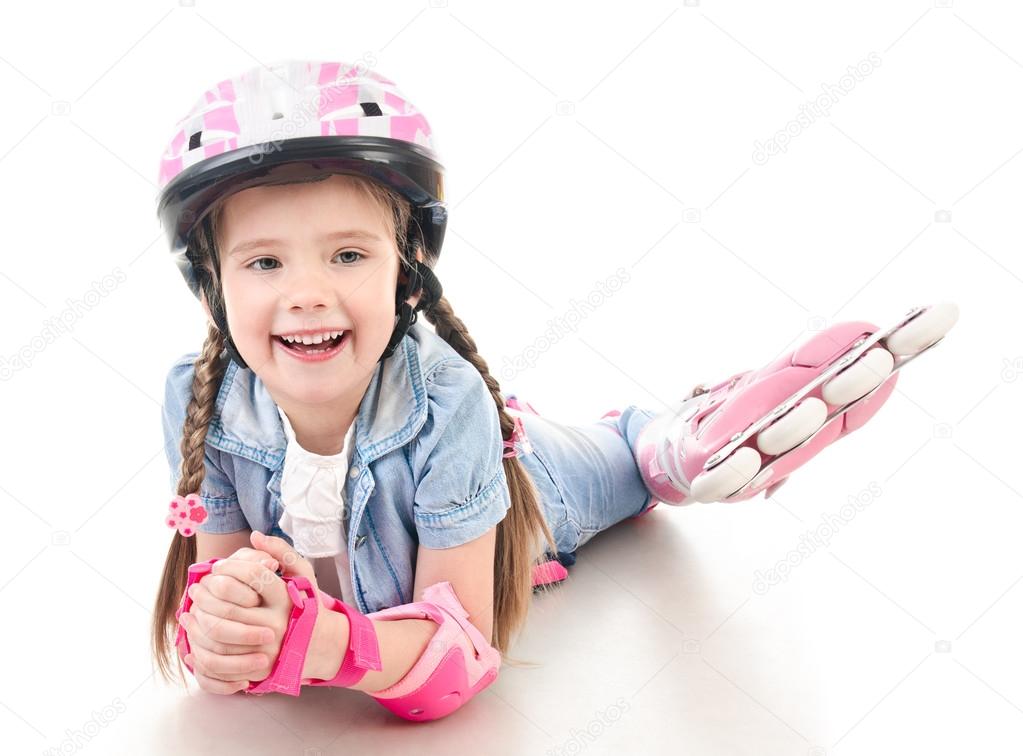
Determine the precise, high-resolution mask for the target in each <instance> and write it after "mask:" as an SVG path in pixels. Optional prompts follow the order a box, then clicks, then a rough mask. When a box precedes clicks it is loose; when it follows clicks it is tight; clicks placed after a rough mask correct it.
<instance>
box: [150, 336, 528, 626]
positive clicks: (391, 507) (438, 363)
mask: <svg viewBox="0 0 1023 756" xmlns="http://www.w3.org/2000/svg"><path fill="white" fill-rule="evenodd" d="M198 354H199V353H198V352H191V353H188V354H185V355H183V356H182V357H181V358H180V359H178V361H177V362H175V363H174V365H173V366H172V367H171V368H170V370H169V372H168V374H167V381H166V386H165V397H164V406H163V432H164V450H165V452H166V455H167V461H168V464H169V465H170V483H171V487H172V491H176V488H177V482H178V478H179V475H180V466H181V433H182V430H183V426H184V419H185V410H186V409H187V407H188V401H189V399H190V397H191V388H192V377H193V373H194V368H193V363H194V362H195V360H196V358H197V356H198ZM354 439H355V448H354V451H353V456H352V462H351V467H350V469H349V474H348V478H347V479H346V481H345V493H346V500H347V502H348V504H349V506H348V507H347V509H346V514H345V516H346V517H347V518H348V520H347V523H348V527H347V531H348V539H347V546H348V560H349V572H350V574H351V576H352V583H353V594H354V596H355V599H356V602H357V603H358V609H359V611H360V612H362V613H363V614H367V613H369V612H374V611H378V610H380V609H384V608H387V607H391V606H397V605H400V604H405V603H410V602H411V601H412V600H413V596H412V591H413V584H414V579H413V578H414V573H415V563H416V556H417V549H418V544H422V545H424V546H426V547H428V548H434V549H444V548H451V547H454V546H458V545H460V544H463V543H466V542H468V541H471V540H473V539H474V538H477V537H479V536H481V535H482V534H483V533H485V532H486V531H487V530H489V529H490V528H491V527H492V526H494V525H496V524H497V523H498V522H500V521H501V520H502V519H504V516H505V513H506V512H507V510H508V508H509V507H510V506H511V498H510V495H509V493H508V485H507V480H506V478H505V474H504V466H503V464H502V457H503V454H504V445H503V441H502V437H501V430H500V424H499V419H498V414H497V407H496V406H495V404H494V401H493V399H492V397H491V395H490V392H489V391H488V389H487V386H486V384H485V383H484V381H483V377H482V376H481V375H480V373H479V371H477V370H476V368H475V367H473V366H472V364H471V363H469V362H467V361H466V360H465V359H463V358H462V357H461V356H460V355H459V354H458V353H457V352H456V351H455V350H454V349H453V348H452V347H451V346H450V345H449V344H448V343H447V342H445V341H444V340H443V339H441V338H440V337H439V336H437V335H436V334H435V333H434V332H433V331H432V330H430V329H429V328H428V327H426V326H425V325H424V324H423V323H422V322H417V323H414V324H413V325H412V327H411V328H410V329H409V330H408V332H407V333H406V335H405V337H404V339H403V340H402V342H401V344H400V346H399V347H398V348H397V349H396V350H395V351H394V353H393V354H392V355H391V357H389V358H388V359H386V360H384V361H383V363H377V366H376V371H375V373H374V375H373V377H372V379H371V381H370V383H369V386H368V388H367V390H366V394H365V395H364V396H363V399H362V402H361V403H360V405H359V411H358V414H357V416H356V420H355V435H354ZM286 447H287V437H286V436H285V433H284V429H283V426H282V423H281V418H280V415H279V413H278V410H277V406H276V404H275V402H274V401H273V398H272V397H271V396H270V394H269V392H268V391H267V389H266V387H265V386H264V384H263V383H262V381H261V380H260V378H259V377H258V376H257V375H256V374H255V373H253V372H252V371H251V370H248V369H242V368H239V366H238V365H237V363H235V362H229V363H228V367H227V368H226V369H225V374H224V379H223V382H222V384H221V387H220V391H219V393H218V394H217V399H216V405H215V408H214V412H213V418H212V419H211V421H210V425H209V430H208V432H207V435H206V459H205V462H206V474H205V478H204V480H203V483H202V486H201V489H200V496H201V498H202V501H203V504H204V506H205V507H206V510H207V511H208V512H209V517H208V519H207V520H206V522H204V523H203V524H202V525H201V526H200V527H199V530H202V531H203V532H206V533H231V532H236V531H239V530H243V529H246V528H249V529H251V530H259V531H261V532H263V533H268V534H270V535H276V536H278V537H281V538H283V539H285V540H286V541H288V542H289V543H290V542H291V539H290V538H289V537H288V535H287V534H286V533H285V532H284V531H282V530H281V529H280V527H279V526H278V524H277V523H278V520H279V519H280V516H281V512H282V505H281V497H280V493H281V490H280V481H281V474H282V471H283V462H284V455H285V449H286ZM339 495H340V492H339Z"/></svg>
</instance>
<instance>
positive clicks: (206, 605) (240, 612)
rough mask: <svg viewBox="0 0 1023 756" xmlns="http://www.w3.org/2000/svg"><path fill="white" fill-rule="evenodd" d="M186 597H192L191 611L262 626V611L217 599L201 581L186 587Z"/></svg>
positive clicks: (257, 608) (205, 578)
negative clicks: (198, 610)
mask: <svg viewBox="0 0 1023 756" xmlns="http://www.w3.org/2000/svg"><path fill="white" fill-rule="evenodd" d="M210 577H211V576H209V575H207V576H206V577H204V578H203V579H202V580H203V581H205V580H208V579H209V578H210ZM188 595H189V596H191V597H192V606H191V607H190V609H191V610H194V609H195V608H196V607H198V608H199V609H202V610H203V611H204V612H206V613H207V614H212V615H214V616H216V617H221V618H223V619H228V620H234V621H235V622H239V623H241V624H243V625H259V624H262V623H261V620H262V619H263V613H264V611H265V610H264V609H261V608H260V607H248V606H239V605H238V604H235V603H233V602H231V601H225V600H224V599H222V598H217V597H216V596H214V595H213V593H212V592H211V591H210V590H209V589H208V588H207V587H206V586H205V585H203V583H202V581H200V582H198V583H192V585H190V586H189V587H188ZM227 642H228V643H238V642H244V641H227Z"/></svg>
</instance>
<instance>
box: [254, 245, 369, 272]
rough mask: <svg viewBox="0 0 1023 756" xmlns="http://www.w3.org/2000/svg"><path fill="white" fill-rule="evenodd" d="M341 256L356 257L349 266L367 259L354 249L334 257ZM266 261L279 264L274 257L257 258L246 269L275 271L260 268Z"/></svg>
mask: <svg viewBox="0 0 1023 756" xmlns="http://www.w3.org/2000/svg"><path fill="white" fill-rule="evenodd" d="M341 255H355V257H356V259H354V260H351V259H349V260H348V262H349V264H351V263H355V262H358V261H359V260H361V259H362V258H363V257H365V255H363V254H362V253H361V252H356V251H355V250H354V249H346V250H344V251H342V252H338V253H337V254H336V255H334V257H339V256H341ZM264 260H269V261H270V262H274V263H276V262H277V260H275V259H274V258H272V257H257V258H256V259H255V260H253V261H252V262H250V263H249V264H248V265H246V266H245V267H246V268H252V269H253V270H255V271H256V272H259V273H266V272H268V271H271V270H273V268H263V267H260V266H259V263H261V262H263V261H264Z"/></svg>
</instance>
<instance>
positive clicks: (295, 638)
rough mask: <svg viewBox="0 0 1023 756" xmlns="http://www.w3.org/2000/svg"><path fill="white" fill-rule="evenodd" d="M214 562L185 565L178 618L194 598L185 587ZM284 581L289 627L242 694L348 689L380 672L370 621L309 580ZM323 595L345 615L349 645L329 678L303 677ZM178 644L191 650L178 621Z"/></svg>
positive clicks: (329, 605) (295, 578) (296, 692)
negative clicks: (262, 672) (262, 673)
mask: <svg viewBox="0 0 1023 756" xmlns="http://www.w3.org/2000/svg"><path fill="white" fill-rule="evenodd" d="M216 561H218V559H210V560H209V561H207V562H199V563H197V564H193V565H192V566H190V567H189V568H188V583H187V584H186V586H185V593H184V594H183V596H182V599H181V605H180V606H179V607H178V610H177V612H176V613H175V615H174V616H175V618H180V616H181V613H182V612H187V611H188V610H189V608H190V607H191V605H192V599H191V597H190V596H189V595H188V586H190V585H192V583H196V582H198V581H200V580H201V579H202V578H203V577H205V576H206V575H207V574H209V572H210V570H211V568H212V566H213V563H214V562H216ZM284 582H285V584H286V586H287V590H288V595H289V596H290V597H291V601H292V608H291V616H290V617H289V618H288V627H287V629H286V630H285V631H284V638H283V639H282V641H281V650H280V653H279V654H278V656H277V661H276V662H274V665H273V669H272V670H271V672H270V675H269V676H268V677H267V678H266V679H264V680H261V681H259V682H255V683H252V684H250V685H249V687H248V688H246V690H245V692H246V693H251V694H254V695H262V694H264V693H271V692H274V693H284V694H286V695H289V696H297V695H299V692H300V691H301V687H302V684H303V683H305V684H306V685H327V686H338V687H348V686H350V685H354V684H355V683H357V682H358V681H359V680H361V679H362V677H363V675H365V674H366V670H367V669H373V670H379V669H381V668H382V666H381V663H380V650H379V648H378V646H377V638H376V632H375V631H374V630H373V623H372V622H371V621H370V620H368V619H367V618H366V616H365V615H363V614H360V613H359V612H358V611H357V610H356V609H355V608H353V607H351V606H349V605H348V604H345V603H344V602H343V601H340V600H338V599H336V598H334V597H333V596H330V595H329V594H326V593H324V592H323V591H319V596H316V595H314V594H313V587H312V584H311V583H310V582H309V580H308V579H307V578H304V577H301V576H295V577H286V578H284ZM321 597H322V598H323V600H324V602H325V603H326V604H327V606H328V608H330V609H331V610H333V611H336V612H340V613H342V614H344V615H345V616H346V617H347V618H348V625H349V633H348V648H347V650H346V652H345V656H344V659H343V660H342V662H341V666H340V668H339V669H338V672H337V674H336V675H335V676H334V677H333V678H331V679H330V680H319V679H317V678H310V679H308V680H303V679H302V667H303V666H304V665H305V658H306V654H307V653H308V650H309V641H310V639H311V638H312V634H313V627H314V625H315V623H316V613H317V611H318V609H319V603H320V601H319V599H320V598H321ZM182 644H183V646H184V650H185V654H186V655H187V654H188V653H189V652H190V651H191V649H190V647H189V643H188V635H187V633H185V631H184V628H182V627H181V625H180V624H179V625H178V634H177V638H176V640H175V645H182ZM185 666H186V667H188V670H189V672H192V674H195V670H194V669H192V667H191V666H190V665H189V664H188V663H187V662H186V663H185Z"/></svg>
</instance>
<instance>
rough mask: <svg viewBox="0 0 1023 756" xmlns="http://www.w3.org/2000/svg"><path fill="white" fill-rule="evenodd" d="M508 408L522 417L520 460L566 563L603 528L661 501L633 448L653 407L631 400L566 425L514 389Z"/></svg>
mask: <svg viewBox="0 0 1023 756" xmlns="http://www.w3.org/2000/svg"><path fill="white" fill-rule="evenodd" d="M508 411H509V412H510V413H511V414H513V415H516V416H518V417H520V418H521V420H522V425H523V428H524V430H525V433H526V439H527V443H520V444H519V445H518V451H519V460H520V461H521V462H522V464H523V465H524V466H525V467H526V469H527V471H528V472H529V473H530V476H531V477H532V479H533V481H534V482H535V483H536V485H537V490H538V491H539V493H540V498H541V505H542V507H543V508H544V511H545V514H546V515H547V522H548V525H549V526H550V528H551V531H552V533H553V535H554V536H555V538H556V540H557V542H558V552H559V554H558V557H559V560H560V561H562V563H563V564H571V563H572V562H573V561H574V554H575V551H576V549H578V548H579V547H580V546H582V545H583V544H584V543H586V542H587V541H588V540H590V538H592V537H593V536H594V535H596V534H597V533H599V532H600V531H602V530H606V529H607V528H609V527H611V526H612V525H614V524H616V523H618V522H621V521H622V520H625V519H628V518H630V517H636V516H638V515H640V514H643V513H644V512H646V511H648V510H649V509H650V508H652V507H653V506H654V505H655V504H656V503H657V502H656V500H655V499H653V497H652V496H651V493H650V491H649V490H648V489H647V488H646V486H645V485H644V483H643V480H642V478H641V477H640V473H639V468H638V467H637V464H636V458H635V452H634V447H635V443H636V439H637V437H638V436H639V433H640V431H641V430H642V429H643V427H644V426H645V425H646V424H647V423H648V422H649V421H650V419H651V418H652V417H653V414H654V413H652V412H650V411H648V410H644V409H641V408H639V407H636V406H633V405H630V406H628V407H625V408H624V409H622V410H621V411H612V412H609V413H607V414H605V415H604V417H602V418H600V419H599V420H597V421H595V422H593V423H589V424H585V425H567V424H564V423H558V422H555V421H553V420H550V419H548V418H546V417H542V416H540V415H539V414H536V412H535V410H533V409H532V407H530V406H529V405H528V404H525V403H520V402H519V401H518V400H517V399H516V398H515V397H514V395H512V396H511V397H509V401H508ZM566 560H567V561H566Z"/></svg>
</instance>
